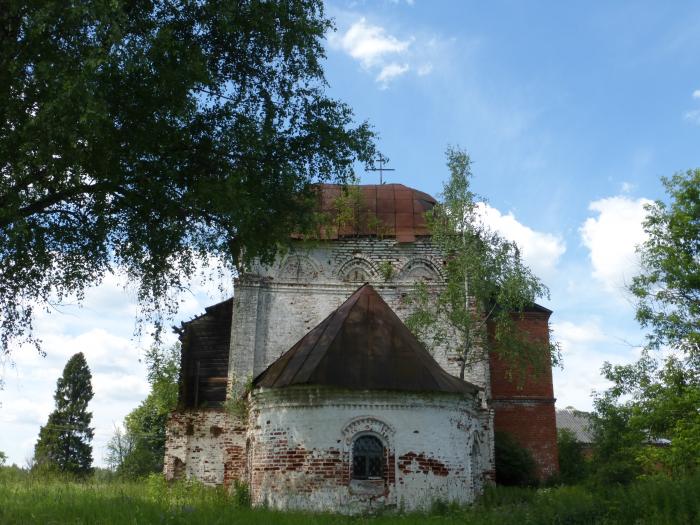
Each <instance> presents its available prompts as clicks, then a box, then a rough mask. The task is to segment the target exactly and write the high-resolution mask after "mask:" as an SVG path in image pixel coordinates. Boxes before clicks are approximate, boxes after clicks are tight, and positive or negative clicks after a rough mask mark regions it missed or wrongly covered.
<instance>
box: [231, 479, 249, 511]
mask: <svg viewBox="0 0 700 525" xmlns="http://www.w3.org/2000/svg"><path fill="white" fill-rule="evenodd" d="M231 495H232V496H233V501H234V502H235V503H236V505H238V506H239V507H241V508H246V509H247V508H250V486H249V485H248V484H247V483H246V482H244V481H239V480H234V482H233V489H232V491H231Z"/></svg>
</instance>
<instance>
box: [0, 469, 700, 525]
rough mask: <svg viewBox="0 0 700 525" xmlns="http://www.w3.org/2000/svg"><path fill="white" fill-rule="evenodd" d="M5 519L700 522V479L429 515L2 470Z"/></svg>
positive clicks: (517, 495) (500, 499)
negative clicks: (312, 510) (255, 503)
mask: <svg viewBox="0 0 700 525" xmlns="http://www.w3.org/2000/svg"><path fill="white" fill-rule="evenodd" d="M0 523H1V524H3V525H4V524H14V523H17V524H28V523H41V524H50V523H74V524H100V523H124V524H126V523H128V524H141V523H144V524H145V523H188V524H189V523H206V524H216V523H227V524H241V525H243V524H275V523H279V524H285V525H286V524H289V525H315V524H325V523H332V524H340V525H342V524H365V523H366V524H372V525H375V524H376V525H389V524H404V525H409V524H425V523H429V524H436V525H438V524H457V523H464V524H470V525H471V524H476V525H481V524H493V525H509V524H513V525H525V524H538V523H552V524H555V523H556V524H578V523H580V524H586V525H588V524H597V523H600V524H608V523H609V524H613V523H621V524H630V525H643V524H650V525H652V524H653V525H657V524H658V525H664V524H693V523H700V478H693V479H688V480H683V481H674V482H672V481H668V480H649V481H643V482H638V483H636V484H634V485H632V486H630V487H625V488H622V487H614V488H610V489H608V490H591V489H586V488H583V487H557V488H549V489H539V490H528V489H505V488H498V489H493V490H490V491H489V492H488V493H487V494H486V496H485V497H484V498H483V499H482V500H481V501H480V502H479V503H478V504H476V505H474V506H472V507H468V508H450V507H447V506H437V507H436V508H435V509H434V511H433V512H432V513H430V514H427V515H426V514H406V515H404V514H393V515H391V514H386V515H381V516H364V517H344V516H338V515H333V514H308V513H296V512H295V513H281V512H272V511H269V510H264V509H256V510H251V509H246V508H242V507H241V506H240V505H237V503H236V498H235V497H233V496H229V495H227V494H226V493H225V492H224V491H222V490H213V489H208V488H205V487H202V486H200V485H196V484H185V483H179V484H175V485H173V486H170V487H169V486H167V485H166V484H165V483H164V482H163V481H162V479H161V478H159V477H157V476H154V477H152V478H150V479H148V480H145V481H140V482H120V481H89V482H81V483H77V482H72V481H64V480H45V479H44V480H42V479H38V478H37V477H33V476H28V475H26V474H24V473H20V472H17V471H12V470H11V469H2V470H1V471H0Z"/></svg>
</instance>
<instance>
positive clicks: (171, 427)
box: [163, 409, 247, 486]
mask: <svg viewBox="0 0 700 525" xmlns="http://www.w3.org/2000/svg"><path fill="white" fill-rule="evenodd" d="M245 435H246V429H245V427H244V426H243V425H242V424H241V422H240V421H237V420H236V418H234V417H232V416H231V415H229V414H227V413H226V412H225V411H224V410H222V409H200V410H185V411H181V412H173V413H172V414H171V415H170V420H169V421H168V426H167V440H166V451H165V464H164V467H163V471H164V474H165V477H166V478H167V479H178V478H182V477H184V476H185V475H186V474H187V472H188V468H187V465H189V466H190V468H189V474H190V475H193V476H194V477H196V478H197V479H199V480H201V481H203V482H204V483H208V484H212V485H220V484H224V485H226V486H228V485H230V484H231V483H232V482H233V481H234V480H245V478H246V463H247V461H246V459H247V455H246V447H245ZM193 469H196V470H193Z"/></svg>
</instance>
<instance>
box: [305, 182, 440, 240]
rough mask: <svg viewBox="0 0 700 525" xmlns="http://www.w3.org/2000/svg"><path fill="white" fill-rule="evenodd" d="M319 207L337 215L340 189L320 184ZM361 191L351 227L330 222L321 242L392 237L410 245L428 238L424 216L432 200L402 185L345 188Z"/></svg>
mask: <svg viewBox="0 0 700 525" xmlns="http://www.w3.org/2000/svg"><path fill="white" fill-rule="evenodd" d="M319 188H320V190H321V191H320V203H319V207H320V209H321V211H322V212H325V213H328V214H329V215H330V216H331V217H332V216H333V215H334V214H335V213H336V212H337V199H338V197H340V196H341V192H342V191H343V188H344V187H343V186H341V185H339V184H321V185H319ZM345 188H358V189H359V190H360V195H361V198H360V208H361V209H360V213H359V217H358V218H357V220H356V221H354V222H353V223H352V224H342V225H338V224H337V223H335V224H334V223H333V221H331V224H332V225H331V227H328V228H326V229H325V231H324V234H323V235H322V238H324V239H329V240H331V239H339V238H342V237H358V236H360V237H363V236H380V237H395V238H396V240H397V241H399V242H413V241H415V240H416V237H425V236H428V235H430V232H429V231H428V227H427V225H426V222H425V212H426V211H428V210H430V209H431V208H432V207H433V206H435V204H436V201H435V199H434V198H433V197H431V196H430V195H428V194H427V193H423V192H422V191H418V190H415V189H413V188H409V187H407V186H404V185H403V184H367V185H360V186H354V187H353V186H345Z"/></svg>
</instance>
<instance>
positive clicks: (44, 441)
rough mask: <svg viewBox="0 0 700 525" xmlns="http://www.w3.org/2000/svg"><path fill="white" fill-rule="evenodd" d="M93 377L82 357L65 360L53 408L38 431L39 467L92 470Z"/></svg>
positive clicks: (37, 459) (83, 472)
mask: <svg viewBox="0 0 700 525" xmlns="http://www.w3.org/2000/svg"><path fill="white" fill-rule="evenodd" d="M91 381H92V374H91V373H90V369H89V368H88V365H87V362H86V361H85V356H84V355H83V353H82V352H78V353H77V354H75V355H74V356H73V357H71V358H70V359H69V360H68V363H66V366H65V368H64V369H63V375H62V376H61V377H60V378H59V379H58V382H57V384H56V393H55V394H54V399H55V400H56V409H55V410H54V411H53V412H52V413H51V414H50V415H49V420H48V422H47V423H46V425H44V426H43V427H41V430H39V440H38V441H37V444H36V447H35V448H34V459H35V461H36V464H37V466H38V467H40V468H47V469H50V470H57V471H59V472H70V473H74V474H87V473H89V472H90V470H91V469H92V445H91V444H90V442H91V441H92V437H93V429H92V428H90V422H91V420H92V413H91V412H88V410H87V406H88V403H89V402H90V400H91V399H92V396H93V395H94V394H93V391H92V382H91Z"/></svg>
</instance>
